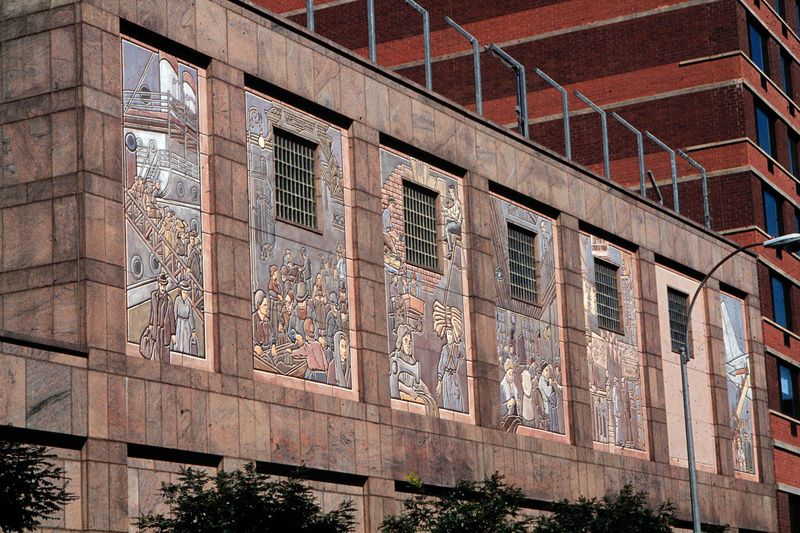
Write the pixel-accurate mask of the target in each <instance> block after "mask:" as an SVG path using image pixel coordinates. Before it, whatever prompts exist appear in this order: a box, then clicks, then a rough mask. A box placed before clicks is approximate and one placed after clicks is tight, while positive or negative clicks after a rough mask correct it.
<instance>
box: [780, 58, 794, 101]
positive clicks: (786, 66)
mask: <svg viewBox="0 0 800 533" xmlns="http://www.w3.org/2000/svg"><path fill="white" fill-rule="evenodd" d="M779 57H780V62H781V89H783V92H784V93H786V96H788V97H789V98H792V56H790V55H789V54H788V53H787V52H786V51H785V50H781V55H780V56H779Z"/></svg>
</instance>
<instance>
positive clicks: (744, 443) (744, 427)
mask: <svg viewBox="0 0 800 533" xmlns="http://www.w3.org/2000/svg"><path fill="white" fill-rule="evenodd" d="M720 304H721V306H722V339H723V341H724V344H725V372H726V374H727V376H728V407H729V409H730V413H731V430H732V431H733V461H734V468H735V469H736V471H737V472H744V473H747V474H755V472H756V465H755V454H754V452H753V450H754V449H755V435H754V432H755V428H754V421H753V391H752V388H751V386H750V353H749V351H748V350H747V341H746V340H745V321H744V302H743V301H742V300H740V299H739V298H736V297H734V296H729V295H727V294H724V293H722V294H720Z"/></svg>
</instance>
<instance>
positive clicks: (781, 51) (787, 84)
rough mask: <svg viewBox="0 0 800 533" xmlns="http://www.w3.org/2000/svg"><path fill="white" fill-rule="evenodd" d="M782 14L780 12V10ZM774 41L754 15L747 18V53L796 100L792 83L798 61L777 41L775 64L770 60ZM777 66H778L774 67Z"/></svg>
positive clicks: (763, 71)
mask: <svg viewBox="0 0 800 533" xmlns="http://www.w3.org/2000/svg"><path fill="white" fill-rule="evenodd" d="M784 13H785V9H784ZM779 14H780V12H779ZM784 18H785V16H784ZM798 29H800V28H798ZM771 41H772V39H771V37H770V35H769V32H768V31H767V30H766V28H764V26H763V25H762V24H761V23H760V22H759V21H758V20H757V19H756V18H754V17H752V16H748V18H747V55H748V56H749V57H750V59H751V61H752V62H753V63H754V64H755V65H756V67H758V69H759V70H761V72H762V73H763V74H764V75H765V76H767V77H769V78H770V79H772V80H773V81H774V82H775V83H776V84H777V85H778V86H779V87H780V88H781V90H782V91H783V92H784V93H785V94H786V95H787V96H788V97H789V98H790V99H791V100H794V90H793V89H794V85H793V83H792V78H793V76H792V69H793V67H794V65H795V63H796V61H795V60H794V58H793V57H792V55H791V54H790V53H789V51H788V50H786V49H785V48H783V46H781V45H780V43H777V42H776V44H777V46H778V52H777V54H776V56H773V57H775V62H776V63H775V64H771V62H770V42H771ZM773 66H775V67H776V68H773Z"/></svg>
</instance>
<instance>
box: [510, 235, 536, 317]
mask: <svg viewBox="0 0 800 533" xmlns="http://www.w3.org/2000/svg"><path fill="white" fill-rule="evenodd" d="M535 241H536V236H535V234H534V233H533V232H532V231H528V230H525V229H523V228H520V227H518V226H515V225H513V224H509V225H508V270H509V273H510V274H511V276H510V278H511V297H512V298H516V299H517V300H524V301H526V302H530V303H536V247H535Z"/></svg>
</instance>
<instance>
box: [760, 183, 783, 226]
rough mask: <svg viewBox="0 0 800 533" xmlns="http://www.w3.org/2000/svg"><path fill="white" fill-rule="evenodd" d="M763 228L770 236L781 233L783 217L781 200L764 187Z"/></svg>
mask: <svg viewBox="0 0 800 533" xmlns="http://www.w3.org/2000/svg"><path fill="white" fill-rule="evenodd" d="M763 195H764V229H765V230H767V233H768V234H769V235H770V236H772V237H779V236H781V235H783V217H782V216H781V211H782V209H781V203H782V202H781V201H780V200H779V199H778V195H777V194H775V192H774V191H772V190H770V189H768V188H766V187H764V190H763Z"/></svg>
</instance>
